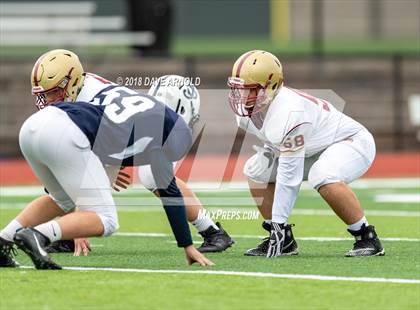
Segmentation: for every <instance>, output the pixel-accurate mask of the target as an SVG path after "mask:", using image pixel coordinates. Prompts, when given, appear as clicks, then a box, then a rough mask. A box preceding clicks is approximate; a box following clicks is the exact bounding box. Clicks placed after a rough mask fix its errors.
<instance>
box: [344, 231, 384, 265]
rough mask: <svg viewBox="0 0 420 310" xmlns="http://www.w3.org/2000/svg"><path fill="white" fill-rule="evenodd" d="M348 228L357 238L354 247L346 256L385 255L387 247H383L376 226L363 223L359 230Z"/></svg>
mask: <svg viewBox="0 0 420 310" xmlns="http://www.w3.org/2000/svg"><path fill="white" fill-rule="evenodd" d="M347 230H348V232H349V233H350V234H352V235H353V236H354V237H355V238H356V242H355V243H354V245H353V249H352V250H350V251H348V252H347V253H346V257H355V256H383V255H385V249H384V248H383V247H382V244H381V241H379V238H378V235H377V234H376V232H375V227H374V226H372V225H369V226H366V225H365V224H363V226H362V228H361V229H360V230H358V231H354V230H350V229H347Z"/></svg>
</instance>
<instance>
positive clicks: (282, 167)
mask: <svg viewBox="0 0 420 310" xmlns="http://www.w3.org/2000/svg"><path fill="white" fill-rule="evenodd" d="M311 130H312V126H311V124H310V123H301V124H298V125H296V126H294V127H293V128H292V129H291V130H290V131H289V132H288V133H287V135H286V136H285V137H284V138H283V139H282V142H281V143H280V145H279V146H278V148H279V150H280V156H279V165H278V168H277V176H276V187H275V191H274V201H273V208H272V221H273V222H276V223H286V222H287V220H288V218H289V215H290V214H291V212H292V210H293V207H294V205H295V202H296V198H297V195H298V193H299V189H300V185H301V183H302V180H303V171H304V164H305V140H306V138H307V137H308V136H309V134H310V132H311Z"/></svg>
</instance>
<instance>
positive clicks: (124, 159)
mask: <svg viewBox="0 0 420 310" xmlns="http://www.w3.org/2000/svg"><path fill="white" fill-rule="evenodd" d="M54 106H56V107H58V108H60V109H62V110H63V111H65V112H66V113H67V114H68V115H69V117H70V118H71V119H72V121H73V122H74V123H75V124H76V125H77V126H78V127H79V128H80V129H81V130H82V131H83V133H84V134H85V135H86V137H87V138H88V139H89V142H90V144H91V147H92V151H93V152H94V153H95V154H96V155H97V156H98V157H99V158H100V160H101V161H102V163H104V164H109V165H122V166H137V165H145V164H150V151H151V150H153V149H156V148H161V149H162V150H163V151H164V153H165V155H166V156H167V158H168V160H170V161H176V160H179V159H180V158H182V157H183V156H184V155H185V153H186V152H187V151H188V144H190V143H191V141H190V140H191V138H190V137H188V135H190V134H191V133H190V129H189V128H188V125H187V124H186V123H185V122H184V121H183V119H182V118H181V117H179V116H178V114H176V113H175V112H174V111H172V110H171V109H170V108H168V107H167V106H165V105H164V104H163V103H161V102H159V101H157V100H156V99H155V98H153V97H150V96H147V95H144V94H139V93H137V92H135V91H133V90H130V89H128V88H125V87H120V86H109V87H108V88H105V89H104V90H103V91H101V92H100V93H99V94H98V95H97V96H96V97H95V98H94V100H93V101H92V102H91V103H84V102H75V103H64V102H63V103H58V104H55V105H54Z"/></svg>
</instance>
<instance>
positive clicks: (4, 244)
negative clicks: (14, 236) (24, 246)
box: [0, 237, 19, 268]
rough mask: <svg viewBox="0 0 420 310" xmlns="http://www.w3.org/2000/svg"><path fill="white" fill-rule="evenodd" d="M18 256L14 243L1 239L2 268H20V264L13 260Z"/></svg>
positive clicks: (0, 261)
mask: <svg viewBox="0 0 420 310" xmlns="http://www.w3.org/2000/svg"><path fill="white" fill-rule="evenodd" d="M16 254H17V252H16V249H15V247H14V243H13V242H12V241H7V240H6V239H3V238H1V237H0V267H11V268H15V267H19V263H18V262H17V261H15V259H14V258H13V256H16Z"/></svg>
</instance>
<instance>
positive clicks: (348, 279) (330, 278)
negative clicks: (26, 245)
mask: <svg viewBox="0 0 420 310" xmlns="http://www.w3.org/2000/svg"><path fill="white" fill-rule="evenodd" d="M20 268H33V267H31V266H22V267H20ZM63 269H64V270H73V271H108V272H125V273H164V274H193V275H197V274H203V275H218V276H240V277H254V278H280V279H295V280H315V281H345V282H371V283H372V282H373V283H398V284H420V280H418V279H395V278H371V277H341V276H324V275H314V274H281V273H269V272H243V271H222V270H176V269H135V268H108V267H64V268H63Z"/></svg>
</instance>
